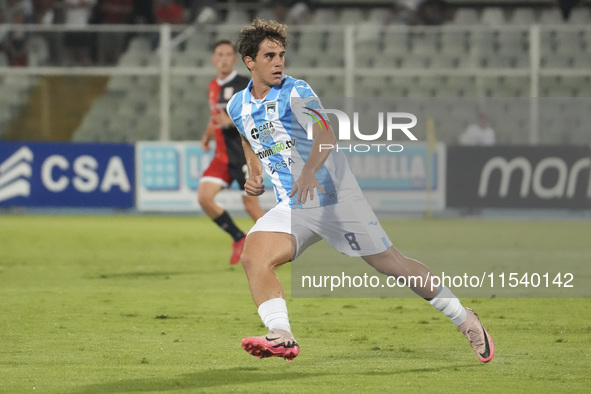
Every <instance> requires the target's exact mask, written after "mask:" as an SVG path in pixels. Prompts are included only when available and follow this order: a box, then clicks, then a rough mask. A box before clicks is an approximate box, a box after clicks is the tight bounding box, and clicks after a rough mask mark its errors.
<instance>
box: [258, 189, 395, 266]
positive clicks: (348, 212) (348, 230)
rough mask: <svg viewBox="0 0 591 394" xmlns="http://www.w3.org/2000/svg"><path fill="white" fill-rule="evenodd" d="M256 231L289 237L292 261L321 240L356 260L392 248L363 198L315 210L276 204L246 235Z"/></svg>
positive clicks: (354, 198) (351, 199)
mask: <svg viewBox="0 0 591 394" xmlns="http://www.w3.org/2000/svg"><path fill="white" fill-rule="evenodd" d="M256 231H267V232H277V233H287V234H292V235H293V236H294V237H295V239H296V243H297V250H296V251H295V252H296V253H295V254H294V253H292V255H293V256H294V257H293V259H294V260H295V259H296V258H297V257H298V256H299V255H301V254H302V252H303V251H304V250H306V248H308V247H309V246H311V245H313V244H315V243H316V242H318V241H320V240H321V239H324V240H326V241H327V242H328V243H329V244H330V245H331V246H332V247H333V248H335V249H336V250H338V251H339V252H341V253H343V254H346V255H348V256H355V257H358V256H369V255H373V254H378V253H381V252H383V251H385V250H386V249H388V248H389V247H390V246H392V242H391V241H390V239H389V238H388V235H387V234H386V232H385V231H384V229H383V228H382V225H381V224H380V222H379V221H378V218H377V217H376V215H375V213H374V212H373V210H372V209H371V207H370V205H369V203H368V202H367V200H366V199H365V198H364V197H363V196H358V197H353V198H350V199H347V200H345V201H341V202H339V203H337V204H332V205H326V206H323V207H318V208H305V209H291V208H290V207H289V206H286V205H277V206H275V207H274V208H272V209H271V210H269V211H268V212H267V213H266V214H265V215H264V216H263V217H261V218H260V219H259V220H257V222H256V223H255V225H254V226H253V227H252V229H251V230H250V232H249V233H254V232H256Z"/></svg>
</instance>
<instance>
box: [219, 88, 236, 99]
mask: <svg viewBox="0 0 591 394" xmlns="http://www.w3.org/2000/svg"><path fill="white" fill-rule="evenodd" d="M222 94H223V97H224V100H230V99H231V98H232V96H233V95H234V87H233V86H226V87H225V88H224V91H223V93H222Z"/></svg>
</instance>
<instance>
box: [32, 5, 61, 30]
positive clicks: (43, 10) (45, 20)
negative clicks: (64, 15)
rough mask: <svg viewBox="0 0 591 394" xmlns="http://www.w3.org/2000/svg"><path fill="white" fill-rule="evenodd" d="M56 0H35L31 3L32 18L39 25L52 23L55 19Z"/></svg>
mask: <svg viewBox="0 0 591 394" xmlns="http://www.w3.org/2000/svg"><path fill="white" fill-rule="evenodd" d="M55 3H56V0H35V1H34V3H33V20H34V22H35V23H37V24H40V25H52V24H53V22H54V21H55V6H56V4H55Z"/></svg>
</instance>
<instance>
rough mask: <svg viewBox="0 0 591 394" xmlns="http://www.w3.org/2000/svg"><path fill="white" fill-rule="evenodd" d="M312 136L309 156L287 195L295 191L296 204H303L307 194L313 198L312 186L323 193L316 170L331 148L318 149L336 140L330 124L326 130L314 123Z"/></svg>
mask: <svg viewBox="0 0 591 394" xmlns="http://www.w3.org/2000/svg"><path fill="white" fill-rule="evenodd" d="M312 130H313V137H314V142H313V144H312V150H311V151H310V156H309V157H308V160H307V161H306V164H304V168H303V169H302V173H301V175H300V177H299V178H298V179H297V180H296V181H295V184H294V185H293V188H292V189H291V193H290V195H289V197H290V198H291V197H293V196H295V195H296V193H297V202H298V204H304V203H305V202H306V201H307V200H308V195H309V196H310V199H311V200H313V199H314V188H316V189H318V190H319V191H320V192H322V193H324V192H325V191H324V189H323V188H322V186H320V183H318V179H316V172H317V171H318V170H319V169H320V168H321V167H322V165H323V164H324V162H325V161H326V159H327V158H328V155H330V152H332V149H324V148H323V149H322V150H321V149H320V146H321V144H322V146H334V144H335V142H336V138H335V136H334V133H333V131H332V127H331V126H330V124H329V125H328V129H327V130H321V129H320V126H318V125H316V124H315V125H314V126H313V129H312Z"/></svg>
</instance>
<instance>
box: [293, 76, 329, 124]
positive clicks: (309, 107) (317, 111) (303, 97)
mask: <svg viewBox="0 0 591 394" xmlns="http://www.w3.org/2000/svg"><path fill="white" fill-rule="evenodd" d="M291 109H292V114H293V115H294V116H295V120H297V122H298V123H299V124H300V125H302V127H304V129H306V130H308V127H310V126H311V125H312V124H314V123H318V124H319V125H321V127H325V126H327V124H329V123H330V121H329V120H328V116H327V115H326V113H325V112H324V107H323V106H322V103H321V102H320V99H319V98H318V96H317V95H316V93H315V92H314V90H313V89H312V87H311V86H310V85H308V83H307V82H306V81H302V80H297V81H296V82H295V83H294V86H293V89H292V92H291Z"/></svg>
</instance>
